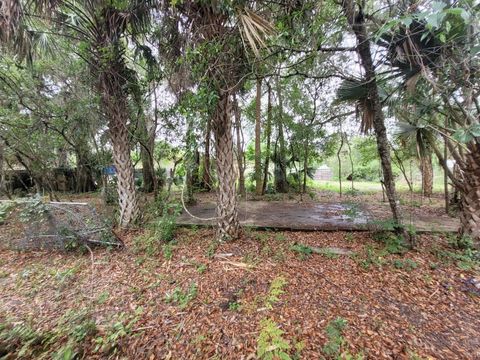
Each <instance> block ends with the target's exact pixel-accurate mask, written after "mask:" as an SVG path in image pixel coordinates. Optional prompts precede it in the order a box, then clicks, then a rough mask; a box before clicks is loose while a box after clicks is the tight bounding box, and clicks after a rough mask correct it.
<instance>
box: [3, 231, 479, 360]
mask: <svg viewBox="0 0 480 360" xmlns="http://www.w3.org/2000/svg"><path fill="white" fill-rule="evenodd" d="M4 226H5V225H4ZM6 226H8V225H6ZM137 236H138V232H130V233H123V234H122V238H123V239H124V241H125V243H126V248H124V249H123V250H108V249H101V248H98V249H94V251H93V253H92V254H89V253H88V252H86V253H85V254H84V255H81V254H78V253H77V254H75V253H73V254H72V253H70V254H69V253H58V252H56V253H51V252H15V251H11V250H6V249H2V250H1V251H0V274H1V277H0V284H1V288H2V292H1V294H0V309H1V311H0V322H4V323H8V324H28V325H29V326H30V327H31V328H34V329H40V330H38V331H43V332H46V331H49V330H51V329H52V328H54V327H55V326H58V323H59V319H61V318H62V316H63V317H65V315H66V314H69V310H73V312H75V313H85V312H87V313H88V314H89V316H91V317H92V319H93V320H94V322H95V324H96V333H95V335H92V336H91V337H88V338H87V339H85V341H84V342H83V343H82V344H81V345H80V350H79V351H80V352H81V353H83V356H84V358H88V359H95V358H128V359H254V358H256V349H257V341H258V338H259V336H260V331H261V329H260V323H261V321H262V320H264V319H272V320H273V321H274V323H275V324H276V325H277V326H278V327H279V328H280V329H281V330H282V331H283V332H284V334H283V335H282V337H283V338H284V339H285V340H286V341H288V343H289V345H290V346H291V350H290V354H291V356H292V358H300V359H322V358H331V357H328V356H326V355H325V353H324V349H325V348H324V346H325V345H326V344H327V343H328V341H329V338H328V336H327V333H326V327H327V325H328V324H329V323H331V321H333V320H334V319H336V318H338V317H341V318H343V319H345V320H346V321H347V326H346V328H345V330H344V331H343V333H342V341H341V351H342V352H343V353H344V354H346V352H347V351H348V353H350V354H363V356H364V358H366V359H418V358H429V359H480V350H479V349H480V322H479V321H478V319H479V318H480V306H479V305H480V297H479V296H478V292H477V290H478V289H477V288H476V287H475V286H473V285H471V284H475V281H476V280H475V279H478V269H477V270H475V268H468V269H467V268H465V267H464V266H463V267H459V265H460V264H459V263H458V262H456V261H455V260H454V258H453V257H452V258H449V257H448V256H446V257H445V256H441V254H443V253H447V254H450V253H452V254H453V252H452V250H451V249H450V248H448V247H446V243H445V241H444V240H443V239H441V238H439V237H437V236H433V235H430V236H427V235H422V236H421V239H420V245H419V247H418V249H417V250H415V251H410V252H408V253H406V254H403V255H399V254H387V253H381V252H380V251H381V249H382V245H381V244H380V243H379V242H378V241H375V240H372V236H371V234H370V233H367V232H362V233H346V232H328V233H325V232H309V233H305V232H255V231H249V232H247V233H246V234H245V235H244V236H243V237H242V239H240V240H238V241H236V242H232V243H223V244H217V243H216V242H214V241H213V239H214V233H213V231H212V230H207V229H204V230H187V229H183V230H179V231H178V232H177V235H176V242H175V245H173V246H171V247H170V248H169V250H168V254H167V249H166V248H164V249H163V251H161V252H160V253H159V254H157V255H152V256H150V255H147V254H145V253H144V252H141V251H138V250H136V247H135V245H134V242H133V239H134V238H135V237H137ZM298 243H301V244H304V245H307V246H311V247H323V246H336V247H339V248H342V249H349V250H351V251H353V252H354V253H355V254H356V255H354V256H333V255H331V254H330V255H329V254H328V253H326V254H325V255H317V254H312V255H309V256H301V255H302V254H299V253H297V252H295V251H292V246H293V245H294V244H298ZM372 252H373V254H374V255H372ZM169 254H170V255H169ZM167 255H168V256H167ZM401 263H403V264H410V265H411V266H410V267H409V268H408V267H407V266H397V265H396V264H401ZM278 278H282V279H283V280H284V281H285V285H284V287H283V290H282V291H283V292H280V294H278V298H277V300H276V301H273V302H271V304H270V305H271V306H267V305H269V304H267V299H268V298H269V292H271V287H272V283H274V282H275V279H278ZM472 279H473V280H472ZM193 284H194V285H193ZM192 286H194V287H195V288H196V291H195V296H192V297H191V298H190V299H189V300H190V301H188V303H187V304H184V305H181V301H180V303H175V302H169V301H167V299H168V296H169V295H168V294H172V293H175V292H176V291H177V293H178V290H176V289H181V291H183V293H188V291H189V289H191V288H192ZM140 308H142V309H143V311H142V312H141V314H140V315H138V317H137V318H135V322H134V323H133V324H132V325H131V326H130V327H128V328H126V330H125V334H124V336H120V335H119V336H118V338H117V337H115V340H114V341H113V340H112V343H113V344H115V346H111V347H110V348H107V349H103V350H102V349H100V350H97V351H95V346H96V344H97V342H98V338H102V336H103V337H105V338H108V336H112V334H111V333H112V326H113V327H114V325H112V324H115V323H117V324H118V323H119V322H120V323H122V321H123V322H124V324H127V323H128V321H127V320H125V319H132V318H133V317H134V314H135V312H136V310H138V309H140ZM119 314H120V315H119ZM122 314H123V315H122ZM122 319H123V320H122ZM124 326H126V327H127V325H124ZM115 334H116V333H115ZM117 335H118V334H117ZM96 339H97V340H96ZM62 341H63V342H66V341H67V340H66V339H65V338H60V340H59V341H58V342H57V343H56V346H58V344H61V343H62ZM0 343H1V342H0ZM52 346H53V345H52ZM295 348H297V350H295ZM113 349H114V350H113ZM112 354H114V355H112ZM294 356H296V357H294ZM7 358H8V357H7Z"/></svg>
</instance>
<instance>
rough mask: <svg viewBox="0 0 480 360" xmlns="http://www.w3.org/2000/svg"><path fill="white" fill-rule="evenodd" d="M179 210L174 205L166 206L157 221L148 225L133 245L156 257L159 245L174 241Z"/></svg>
mask: <svg viewBox="0 0 480 360" xmlns="http://www.w3.org/2000/svg"><path fill="white" fill-rule="evenodd" d="M179 212H180V209H179V207H178V205H176V204H166V205H164V206H163V208H162V212H161V214H162V215H161V216H159V218H158V220H157V221H155V222H153V223H152V224H150V226H149V230H148V231H146V232H145V234H143V235H141V236H139V237H137V238H136V239H135V245H136V246H137V247H138V248H139V249H141V250H144V251H145V252H146V253H147V254H148V255H150V256H153V255H157V254H158V252H159V250H160V248H161V245H162V244H165V243H169V242H171V241H173V240H174V237H175V229H176V220H177V217H178V214H179Z"/></svg>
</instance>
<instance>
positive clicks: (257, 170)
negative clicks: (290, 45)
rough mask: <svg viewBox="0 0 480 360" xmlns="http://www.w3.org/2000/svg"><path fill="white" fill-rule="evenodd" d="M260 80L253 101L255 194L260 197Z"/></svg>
mask: <svg viewBox="0 0 480 360" xmlns="http://www.w3.org/2000/svg"><path fill="white" fill-rule="evenodd" d="M261 101H262V79H261V78H259V77H257V96H256V99H255V194H257V195H262V190H263V184H262V149H261V128H262V104H261Z"/></svg>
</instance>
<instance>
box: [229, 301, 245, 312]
mask: <svg viewBox="0 0 480 360" xmlns="http://www.w3.org/2000/svg"><path fill="white" fill-rule="evenodd" d="M241 306H242V305H241V304H240V303H239V302H238V301H232V302H229V303H228V310H230V311H238V310H240V308H241Z"/></svg>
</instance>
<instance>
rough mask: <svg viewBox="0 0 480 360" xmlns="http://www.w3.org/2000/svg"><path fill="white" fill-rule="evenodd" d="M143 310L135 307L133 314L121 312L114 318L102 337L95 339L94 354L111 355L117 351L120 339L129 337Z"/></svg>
mask: <svg viewBox="0 0 480 360" xmlns="http://www.w3.org/2000/svg"><path fill="white" fill-rule="evenodd" d="M142 314H143V308H142V307H137V308H136V309H135V312H134V314H127V313H125V312H122V313H120V314H118V315H116V316H115V319H114V323H113V324H112V326H111V327H110V328H109V329H108V330H107V331H106V332H105V334H104V335H103V336H99V337H97V338H96V339H95V343H96V346H95V350H94V351H95V352H99V351H101V352H102V353H104V354H109V355H113V354H116V353H117V351H118V345H119V342H120V340H121V339H122V338H124V337H126V336H129V335H130V334H131V333H132V331H133V327H134V326H135V324H136V323H137V322H138V321H139V320H140V318H141V315H142Z"/></svg>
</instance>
